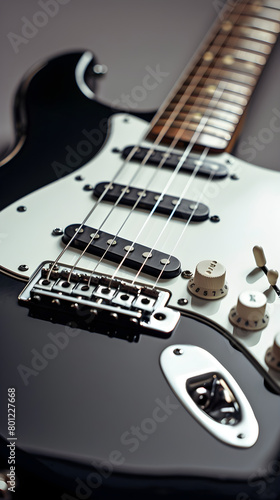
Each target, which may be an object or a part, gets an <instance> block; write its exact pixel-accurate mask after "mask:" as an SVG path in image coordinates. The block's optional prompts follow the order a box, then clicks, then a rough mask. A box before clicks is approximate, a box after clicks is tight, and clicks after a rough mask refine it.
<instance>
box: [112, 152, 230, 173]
mask: <svg viewBox="0 0 280 500" xmlns="http://www.w3.org/2000/svg"><path fill="white" fill-rule="evenodd" d="M134 147H135V146H127V147H126V148H125V149H124V150H123V151H122V157H123V158H125V159H126V158H127V157H128V156H129V155H131V151H132V150H133V148H134ZM149 151H150V149H148V148H143V147H138V149H137V151H136V152H135V153H134V154H133V155H132V157H131V158H130V160H131V161H143V160H144V158H145V157H147V160H145V161H144V162H143V164H144V165H156V166H157V165H159V164H160V163H162V166H163V167H166V168H172V169H173V170H174V169H175V168H176V167H177V165H178V163H179V162H180V161H181V155H180V154H177V153H167V152H165V151H161V150H154V151H153V152H152V153H151V154H149V155H147V153H148V152H149ZM163 159H164V162H162V160H163ZM198 162H200V163H201V165H200V166H199V169H198V172H197V175H207V176H210V175H211V176H212V179H222V178H223V177H227V175H228V169H227V167H226V166H225V165H224V164H223V163H219V162H217V161H216V160H214V159H206V160H204V161H203V162H202V161H201V160H200V159H199V156H197V155H196V156H195V155H189V156H188V158H187V159H186V160H185V161H184V162H183V163H182V165H181V167H180V171H182V172H190V173H191V172H193V171H194V169H195V168H196V167H197V165H198Z"/></svg>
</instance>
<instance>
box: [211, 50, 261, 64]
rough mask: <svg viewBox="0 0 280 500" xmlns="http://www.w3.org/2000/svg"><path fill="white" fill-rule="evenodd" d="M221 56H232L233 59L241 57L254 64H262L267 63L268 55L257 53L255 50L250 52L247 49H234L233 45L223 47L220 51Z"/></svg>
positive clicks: (242, 59)
mask: <svg viewBox="0 0 280 500" xmlns="http://www.w3.org/2000/svg"><path fill="white" fill-rule="evenodd" d="M219 56H220V57H227V56H232V57H233V59H240V60H241V61H248V62H252V63H254V64H260V65H261V66H263V65H264V64H265V63H266V57H265V56H263V55H259V54H256V53H255V52H249V51H247V50H239V49H233V48H231V47H223V48H222V49H221V50H220V52H219Z"/></svg>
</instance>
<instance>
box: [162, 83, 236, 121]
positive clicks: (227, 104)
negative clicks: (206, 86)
mask: <svg viewBox="0 0 280 500" xmlns="http://www.w3.org/2000/svg"><path fill="white" fill-rule="evenodd" d="M179 100H180V96H178V95H176V96H175V97H174V99H172V102H174V103H176V104H178V102H179ZM188 103H189V104H194V105H195V106H199V105H200V104H202V105H204V106H206V105H207V106H211V104H212V103H215V104H213V105H214V106H215V107H217V108H218V109H222V110H225V111H229V112H231V113H234V114H236V115H242V113H243V108H242V106H239V105H237V104H232V101H228V100H224V99H223V96H222V89H221V95H219V94H218V96H217V99H215V98H213V97H205V96H195V97H194V96H190V97H189V99H188Z"/></svg>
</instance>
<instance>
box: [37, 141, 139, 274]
mask: <svg viewBox="0 0 280 500" xmlns="http://www.w3.org/2000/svg"><path fill="white" fill-rule="evenodd" d="M141 141H142V139H141ZM141 141H140V142H139V144H137V145H136V146H134V147H133V148H132V150H131V151H130V153H129V155H128V156H127V158H125V160H124V161H123V162H122V164H121V165H120V168H119V169H118V170H117V172H116V174H115V175H114V177H113V179H112V180H111V181H110V182H109V183H108V184H107V187H106V189H105V190H104V191H103V193H102V194H101V195H100V197H99V198H98V199H97V200H96V202H95V203H94V205H93V207H92V208H91V210H90V211H89V212H88V214H87V215H86V216H85V218H84V219H83V221H82V222H81V224H80V225H79V227H78V228H77V229H76V231H75V233H74V234H73V236H72V237H71V238H70V240H69V241H68V243H67V244H66V245H65V247H64V248H63V249H62V251H61V252H60V254H59V255H58V257H57V258H56V259H55V260H54V262H53V263H52V265H51V266H50V269H49V271H48V274H47V277H46V279H47V280H49V279H50V275H51V273H52V271H53V269H54V268H55V266H56V265H57V264H58V262H59V261H60V259H61V257H62V256H63V255H64V253H65V252H66V250H67V249H68V248H69V246H70V245H71V243H72V242H73V240H74V239H75V238H76V236H77V234H78V233H79V231H80V230H81V229H82V228H83V226H84V225H85V223H86V222H87V221H88V219H89V218H90V217H91V215H92V214H93V212H94V210H95V209H96V208H97V207H98V206H99V204H100V203H101V201H102V200H103V198H104V197H105V196H106V194H107V193H108V191H109V190H110V189H111V187H113V183H114V182H115V180H116V179H117V177H118V176H119V175H120V174H121V172H122V171H123V170H124V168H125V167H126V165H127V163H128V162H129V161H130V160H131V159H132V157H133V155H134V154H135V153H136V151H137V150H138V148H139V146H140V144H141ZM93 239H94V238H93Z"/></svg>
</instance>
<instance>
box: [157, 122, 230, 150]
mask: <svg viewBox="0 0 280 500" xmlns="http://www.w3.org/2000/svg"><path fill="white" fill-rule="evenodd" d="M161 130H162V127H160V126H155V127H153V130H152V131H151V133H150V134H149V137H150V138H154V137H157V136H158V135H159V134H160V132H161ZM178 132H180V141H181V142H183V143H188V142H190V141H191V139H192V137H193V135H194V132H190V131H189V130H184V131H183V132H182V129H178V128H176V127H170V128H169V129H168V130H167V132H166V134H165V135H164V139H163V142H165V143H167V144H170V143H171V142H172V139H174V138H175V137H176V136H177V134H178ZM228 143H229V141H226V140H225V139H221V138H220V137H216V136H213V135H209V134H205V133H204V132H202V133H201V134H200V136H199V137H198V139H197V140H196V144H197V145H200V146H203V147H205V146H206V147H209V148H211V149H212V150H213V151H219V150H221V149H222V150H224V149H226V148H227V146H228ZM179 146H180V142H179Z"/></svg>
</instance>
